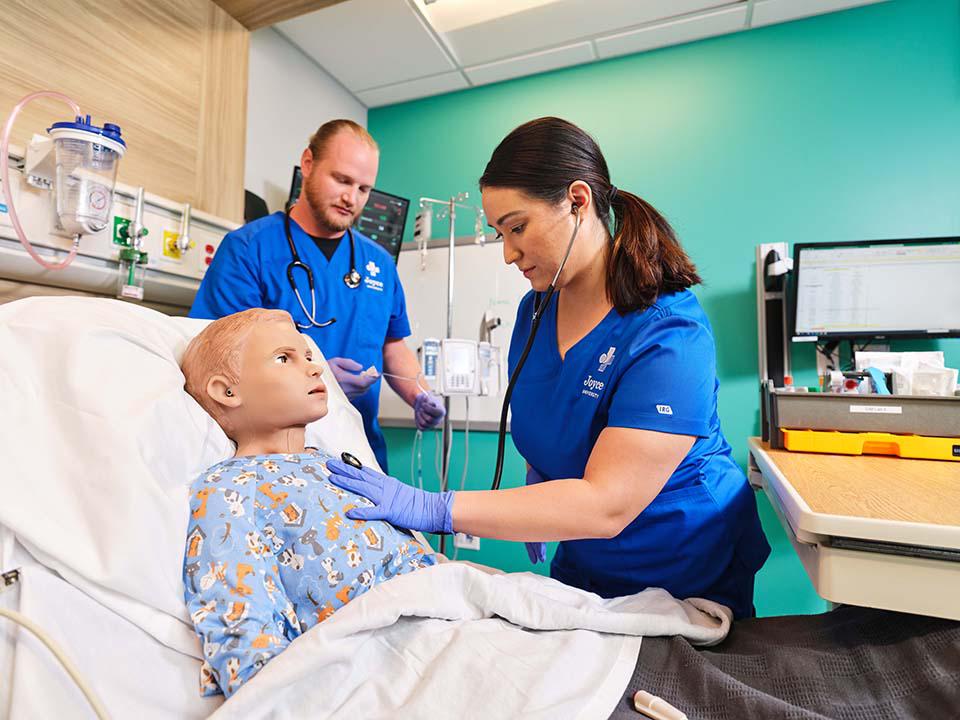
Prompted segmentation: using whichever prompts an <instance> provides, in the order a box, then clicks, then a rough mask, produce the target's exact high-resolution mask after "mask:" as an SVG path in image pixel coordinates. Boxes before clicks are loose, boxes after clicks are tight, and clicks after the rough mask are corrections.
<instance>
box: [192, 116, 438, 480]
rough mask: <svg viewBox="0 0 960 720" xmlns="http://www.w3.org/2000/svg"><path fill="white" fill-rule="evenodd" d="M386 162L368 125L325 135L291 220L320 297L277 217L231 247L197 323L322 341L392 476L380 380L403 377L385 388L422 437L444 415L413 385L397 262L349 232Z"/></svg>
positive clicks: (217, 260) (204, 291) (310, 160)
mask: <svg viewBox="0 0 960 720" xmlns="http://www.w3.org/2000/svg"><path fill="white" fill-rule="evenodd" d="M379 160H380V152H379V149H378V148H377V144H376V142H375V141H374V140H373V138H372V137H371V136H370V134H369V133H368V132H367V131H366V130H365V129H364V128H363V127H361V126H360V125H358V124H356V123H354V122H352V121H350V120H332V121H330V122H328V123H325V124H324V125H322V126H321V127H320V128H319V129H318V130H317V132H316V133H314V135H313V137H311V138H310V145H309V147H307V149H306V150H304V151H303V155H302V156H301V159H300V167H301V170H302V172H303V186H302V191H301V195H300V198H299V199H298V200H297V202H296V204H295V205H294V206H293V207H292V208H291V210H290V216H289V233H290V235H289V242H292V243H293V245H294V247H295V248H296V250H297V254H298V255H299V258H300V261H301V262H302V263H303V264H305V265H306V266H308V267H309V268H310V272H312V275H313V283H312V284H313V289H312V290H311V287H310V286H311V283H310V282H309V278H308V272H307V271H306V270H305V269H303V268H302V267H299V266H298V267H296V268H290V264H291V262H292V261H293V259H294V258H293V255H292V253H291V250H290V245H289V242H288V238H287V231H286V229H285V224H286V220H287V219H286V217H285V215H284V213H282V212H278V213H274V214H273V215H269V216H267V217H264V218H260V219H259V220H255V221H254V222H251V223H249V224H248V225H245V226H244V227H242V228H239V229H238V230H235V231H233V232H231V233H229V234H228V235H227V236H226V237H225V238H224V239H223V242H222V243H221V244H220V247H219V249H218V250H217V253H216V255H215V256H214V258H213V262H212V263H211V264H210V267H209V268H208V269H207V273H206V275H205V276H204V278H203V281H202V282H201V284H200V289H199V290H198V291H197V296H196V298H194V301H193V307H192V308H191V309H190V317H195V318H220V317H223V316H225V315H230V314H231V313H235V312H239V311H241V310H246V309H248V308H252V307H264V308H277V309H281V310H286V311H287V312H289V313H290V314H291V315H292V316H293V319H294V321H295V322H296V323H297V325H298V327H299V328H300V330H301V331H302V332H305V333H307V334H308V335H310V336H311V337H312V338H313V339H314V340H315V341H316V343H317V346H318V347H319V348H320V350H321V351H322V352H323V354H324V356H325V357H326V358H327V359H328V363H329V365H330V370H331V372H332V373H333V375H334V377H336V379H337V382H338V383H339V384H340V387H341V388H343V390H344V392H345V393H346V394H347V397H348V398H350V401H351V402H352V403H353V405H354V406H355V407H356V408H357V410H359V411H360V414H361V415H362V416H363V426H364V429H365V431H366V434H367V439H368V440H369V441H370V446H371V447H372V448H373V452H374V454H375V455H376V457H377V461H378V462H379V463H380V466H381V467H382V468H384V470H386V468H387V450H386V443H385V441H384V438H383V433H382V432H381V431H380V425H379V423H378V422H377V410H378V405H379V400H380V375H381V374H382V373H384V372H386V373H388V374H389V375H393V376H397V377H388V378H387V382H388V383H389V384H390V386H391V387H392V388H393V390H394V391H395V392H396V393H397V394H398V395H400V397H402V398H403V399H404V401H406V402H407V404H409V405H410V406H411V407H413V409H414V417H415V420H416V423H417V427H418V428H419V429H421V430H424V429H426V428H428V427H434V426H436V425H437V424H438V423H439V422H440V420H441V419H442V418H443V415H444V410H443V405H442V404H441V403H440V402H439V400H438V399H437V398H436V396H434V395H431V394H430V393H428V392H425V391H424V389H423V388H422V387H421V386H420V384H419V383H418V382H416V381H415V380H411V379H410V378H417V377H418V376H419V372H420V366H419V363H418V362H417V358H416V356H415V355H414V354H413V352H412V351H411V350H410V349H409V348H408V347H407V346H406V343H404V341H403V338H405V337H407V336H408V335H409V334H410V322H409V320H408V319H407V309H406V301H405V299H404V295H403V287H402V286H401V285H400V278H399V276H398V274H397V269H396V266H395V264H394V262H393V258H392V257H391V256H390V255H389V254H388V253H387V251H386V250H384V249H383V248H382V247H380V246H379V245H377V244H376V243H375V242H373V241H372V240H370V239H369V238H367V237H365V236H364V235H362V234H360V233H358V232H356V231H355V230H352V229H351V226H352V225H353V223H354V221H355V220H356V218H357V216H358V215H359V214H360V211H361V210H363V207H364V205H365V204H366V202H367V198H368V197H369V195H370V190H371V189H372V188H373V185H374V183H375V182H376V178H377V169H378V166H379ZM291 276H292V278H293V282H294V283H295V287H296V290H295V289H294V287H293V286H292V284H291ZM314 293H315V296H316V302H314V300H313V294H314ZM298 295H299V297H298ZM332 318H335V322H333V323H330V324H328V321H329V320H330V319H332ZM370 368H373V370H370Z"/></svg>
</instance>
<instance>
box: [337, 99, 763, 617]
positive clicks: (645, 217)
mask: <svg viewBox="0 0 960 720" xmlns="http://www.w3.org/2000/svg"><path fill="white" fill-rule="evenodd" d="M480 187H481V189H482V192H483V206H484V210H485V212H486V214H487V217H488V218H490V219H491V224H492V225H493V226H494V227H495V228H496V229H497V231H498V233H499V235H500V236H502V238H503V252H504V260H505V261H506V262H507V263H509V264H514V265H516V266H517V268H518V269H519V270H520V271H521V272H523V274H524V276H525V277H526V278H527V279H528V280H529V281H530V284H531V286H532V291H531V292H530V293H529V294H528V295H527V296H526V297H525V298H524V299H523V301H522V302H521V304H520V308H519V311H518V313H517V323H516V326H515V329H514V335H513V339H512V341H511V344H510V369H511V373H512V371H513V369H514V368H515V367H516V364H517V361H518V358H519V355H520V352H521V351H522V348H523V346H524V344H525V342H526V340H527V337H528V335H529V333H530V330H531V318H532V315H533V310H534V307H535V304H536V303H537V302H539V300H540V299H541V298H542V293H543V292H544V291H545V290H546V289H547V287H548V286H549V284H550V282H551V281H552V280H553V278H554V275H555V274H556V272H557V269H558V268H559V267H560V263H561V260H562V258H563V256H564V254H565V252H566V250H567V246H568V242H569V241H570V238H571V234H572V233H573V228H574V227H575V226H576V223H577V221H578V216H579V223H580V227H579V231H578V233H577V237H576V240H575V241H574V242H573V245H572V249H571V252H570V256H569V258H568V261H567V263H566V265H565V266H564V268H563V272H562V274H561V276H560V278H559V281H558V282H557V287H558V292H557V293H556V295H555V299H554V300H553V301H552V302H551V303H550V305H549V306H548V307H547V308H546V310H545V313H544V315H543V320H542V323H541V326H540V330H539V332H538V334H537V335H536V338H535V340H534V342H533V345H532V347H531V350H530V355H529V357H528V359H527V363H526V366H525V367H524V369H523V371H522V373H521V374H520V376H519V379H518V381H517V384H516V387H515V390H514V395H513V398H512V402H511V410H512V413H513V420H512V435H513V441H514V443H515V444H516V447H517V449H518V450H519V451H520V454H521V455H522V456H523V457H524V458H525V459H526V461H527V464H528V468H529V469H528V473H527V478H526V485H525V486H524V487H518V488H512V489H505V490H495V491H481V492H456V493H454V492H447V493H429V492H424V491H420V490H417V489H415V488H411V487H410V486H408V485H405V484H403V483H400V482H399V481H397V480H395V479H393V478H390V477H388V476H384V475H381V474H379V473H376V472H374V471H371V470H368V469H361V470H358V469H355V468H352V467H349V466H347V465H344V464H342V463H331V465H330V467H331V470H333V471H334V472H335V476H334V478H333V481H334V482H336V483H337V484H339V485H341V486H342V487H344V488H347V489H350V490H354V491H356V492H360V493H361V494H363V495H365V496H367V497H369V498H370V499H371V500H373V501H374V502H375V503H377V504H376V506H375V507H373V508H364V509H361V510H357V511H353V515H355V516H356V517H357V518H383V519H387V520H390V521H391V522H394V523H395V524H398V525H401V526H404V527H411V528H415V529H420V530H424V531H430V532H451V531H454V530H455V531H457V532H467V533H470V534H472V535H477V536H479V537H489V538H499V539H504V540H517V541H524V542H526V543H527V547H528V552H530V556H531V559H532V560H534V561H535V562H536V561H538V560H539V559H542V557H543V545H542V543H543V542H544V541H556V540H559V541H561V542H560V545H559V548H558V550H557V553H556V555H555V556H554V558H553V562H552V563H551V567H550V574H551V575H552V576H553V577H555V578H557V579H558V580H561V581H563V582H565V583H567V584H569V585H573V586H576V587H580V588H583V589H585V590H589V591H591V592H595V593H598V594H599V595H601V596H604V597H616V596H621V595H627V594H631V593H636V592H639V591H641V590H643V589H644V588H647V587H662V588H665V589H666V590H668V591H669V592H670V593H671V594H673V595H674V596H675V597H679V598H686V597H705V598H709V599H711V600H716V601H718V602H721V603H723V604H725V605H727V606H728V607H730V608H731V609H732V610H733V613H734V616H735V617H738V618H740V617H748V616H751V615H753V614H754V609H753V585H754V576H755V574H756V572H757V571H758V570H759V569H760V567H761V566H762V565H763V563H764V561H765V560H766V558H767V556H768V555H769V552H770V547H769V545H768V544H767V541H766V538H765V537H764V534H763V530H762V528H761V526H760V521H759V517H758V514H757V507H756V501H755V498H754V495H753V491H752V490H751V489H750V487H749V485H748V483H747V481H746V478H745V477H744V475H743V473H742V471H741V470H740V468H739V466H738V465H737V463H736V462H735V461H734V460H733V458H732V457H731V449H730V445H729V444H728V443H727V441H726V439H725V438H724V436H723V432H722V430H721V428H720V420H719V417H718V415H717V387H718V383H717V376H716V350H715V346H714V339H713V332H712V330H711V327H710V322H709V320H708V319H707V317H706V314H705V313H704V311H703V309H702V308H701V306H700V303H699V302H698V301H697V298H696V296H695V295H694V294H693V293H692V292H691V291H690V288H691V287H692V286H694V285H696V284H698V283H699V282H700V278H699V276H698V274H697V271H696V269H695V267H694V265H693V263H692V262H691V261H690V259H689V258H688V257H687V255H686V253H685V252H684V250H683V248H682V247H681V246H680V243H679V242H678V241H677V238H676V236H675V235H674V232H673V230H672V228H671V227H670V225H669V223H667V221H666V220H665V219H664V218H663V216H662V215H660V214H659V213H658V212H657V211H656V210H655V209H654V208H653V207H652V206H651V205H649V204H648V203H647V202H646V201H644V200H642V199H641V198H639V197H637V196H636V195H633V194H632V193H629V192H625V191H623V190H620V189H617V188H616V187H614V185H613V184H612V183H611V182H610V175H609V171H608V169H607V164H606V161H605V159H604V157H603V154H602V153H601V151H600V148H599V147H598V146H597V144H596V142H595V141H594V140H593V139H592V138H591V137H590V136H589V135H588V134H587V133H585V132H584V131H583V130H581V129H580V128H578V127H576V126H575V125H573V124H571V123H569V122H566V121H564V120H560V119H558V118H541V119H539V120H534V121H531V122H529V123H526V124H525V125H522V126H520V127H518V128H517V129H515V130H514V131H513V132H511V133H510V134H509V135H508V136H507V137H506V138H505V139H504V140H503V141H502V142H501V143H500V145H499V146H498V147H497V149H496V150H495V151H494V153H493V156H492V157H491V159H490V162H489V163H488V165H487V168H486V170H485V172H484V174H483V177H482V178H481V179H480ZM611 216H612V217H611Z"/></svg>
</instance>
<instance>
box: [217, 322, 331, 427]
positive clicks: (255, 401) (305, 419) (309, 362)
mask: <svg viewBox="0 0 960 720" xmlns="http://www.w3.org/2000/svg"><path fill="white" fill-rule="evenodd" d="M322 372H323V369H322V367H321V365H320V364H319V363H316V362H314V361H313V355H312V353H311V351H310V347H309V346H308V345H307V340H306V338H305V337H304V336H303V335H301V334H300V333H299V332H297V330H296V329H295V328H294V326H293V324H292V323H288V322H258V323H256V324H255V325H254V327H253V329H252V330H251V331H250V335H249V336H248V337H247V341H246V343H244V345H243V349H242V351H241V361H240V382H239V383H237V384H236V385H235V386H234V390H233V392H234V393H235V394H236V395H237V397H238V398H239V399H240V401H241V402H240V404H239V406H238V407H236V408H234V411H233V414H234V418H233V419H234V421H235V422H237V423H238V424H240V425H243V426H245V427H247V428H250V429H251V430H253V431H255V432H272V431H276V430H280V429H283V428H290V427H297V426H304V425H307V424H308V423H311V422H313V421H314V420H318V419H320V418H322V417H323V416H324V415H326V414H327V387H326V385H324V384H323V381H322V380H321V379H320V375H321V374H322Z"/></svg>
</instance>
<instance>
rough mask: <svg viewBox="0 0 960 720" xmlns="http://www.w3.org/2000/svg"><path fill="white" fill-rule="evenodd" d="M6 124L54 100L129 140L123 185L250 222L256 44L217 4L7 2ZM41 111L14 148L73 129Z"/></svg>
mask: <svg viewBox="0 0 960 720" xmlns="http://www.w3.org/2000/svg"><path fill="white" fill-rule="evenodd" d="M2 5H3V22H0V117H2V118H3V120H4V121H5V120H6V117H7V116H8V114H9V112H10V109H11V108H12V107H13V105H14V104H15V103H16V102H17V101H18V100H19V99H20V98H21V97H22V96H24V95H26V94H27V93H29V92H33V91H35V90H40V89H50V90H59V91H60V92H63V93H65V94H67V95H69V96H71V97H72V98H73V99H74V100H76V101H77V102H78V103H79V104H80V108H81V110H82V111H83V112H84V113H89V114H90V115H92V116H93V119H94V121H95V122H96V123H97V124H102V123H103V122H104V121H106V122H114V123H117V124H118V125H120V126H121V128H122V129H123V136H124V138H125V139H126V142H127V154H126V156H125V157H124V159H123V161H122V162H121V164H120V177H119V179H120V181H121V182H125V183H129V184H131V185H143V186H144V187H145V188H146V189H147V190H148V191H149V192H153V193H156V194H157V195H161V196H164V197H168V198H171V199H173V200H176V201H178V202H190V203H191V204H193V205H194V207H197V208H200V209H201V210H206V211H207V212H210V213H213V214H214V215H218V216H220V217H223V218H227V219H229V220H235V221H242V220H243V177H244V150H245V147H246V124H247V64H248V57H249V33H248V31H247V30H246V29H245V28H244V27H243V26H242V25H240V23H238V22H237V21H236V20H234V19H233V18H232V17H231V16H230V15H229V14H227V12H226V11H224V10H223V9H222V8H221V7H219V6H218V5H217V4H216V3H214V2H213V1H212V0H100V1H99V2H98V1H96V0H56V1H55V2H36V0H3V3H2ZM69 114H70V111H69V108H68V107H67V106H66V105H64V104H63V103H60V102H57V101H52V100H50V101H48V100H46V99H44V100H40V101H36V102H34V103H31V104H30V106H28V108H27V109H26V111H25V112H23V113H21V114H20V116H19V118H18V120H17V125H16V127H15V132H14V140H13V141H14V142H15V143H16V144H19V145H26V143H27V141H28V140H29V137H30V135H31V134H32V133H34V132H42V131H43V129H45V128H46V127H49V125H50V123H51V122H54V121H58V120H65V119H68V117H69Z"/></svg>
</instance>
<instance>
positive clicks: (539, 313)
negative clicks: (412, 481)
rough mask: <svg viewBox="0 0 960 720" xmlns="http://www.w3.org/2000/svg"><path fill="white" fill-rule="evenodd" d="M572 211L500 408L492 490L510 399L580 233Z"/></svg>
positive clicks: (495, 486)
mask: <svg viewBox="0 0 960 720" xmlns="http://www.w3.org/2000/svg"><path fill="white" fill-rule="evenodd" d="M571 210H572V212H573V213H574V214H575V215H576V216H577V219H576V223H575V225H574V227H573V234H572V235H571V236H570V242H568V243H567V252H566V253H565V254H564V256H563V260H562V261H561V262H560V267H559V268H557V274H556V275H554V276H553V282H551V283H550V285H549V286H548V287H547V292H546V294H545V296H544V298H543V300H540V297H539V295H540V293H537V296H536V298H535V299H534V309H533V320H532V322H531V324H530V334H529V335H528V336H527V343H526V345H524V346H523V352H522V353H520V359H519V360H518V361H517V367H516V368H515V369H514V371H513V375H511V376H510V381H509V382H508V383H507V391H506V392H505V393H504V394H503V405H502V406H501V407H500V427H499V428H498V432H497V465H496V468H495V469H494V471H493V483H492V484H491V486H490V489H491V490H499V489H500V480H501V479H502V478H503V456H504V450H505V443H506V437H507V412H508V411H509V410H510V398H511V397H513V388H514V387H515V386H516V384H517V378H519V377H520V371H521V370H523V366H524V365H525V364H526V362H527V355H529V354H530V348H531V347H533V341H534V339H535V338H536V337H537V330H538V329H539V328H540V321H541V320H542V319H543V314H544V312H546V310H547V306H549V305H550V299H551V298H552V297H553V294H554V292H556V289H557V281H558V280H559V279H560V273H562V272H563V268H564V266H566V264H567V258H569V257H570V251H571V250H572V249H573V241H574V240H576V239H577V234H578V233H579V232H580V208H579V207H577V206H576V205H574V206H573V207H572V208H571Z"/></svg>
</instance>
